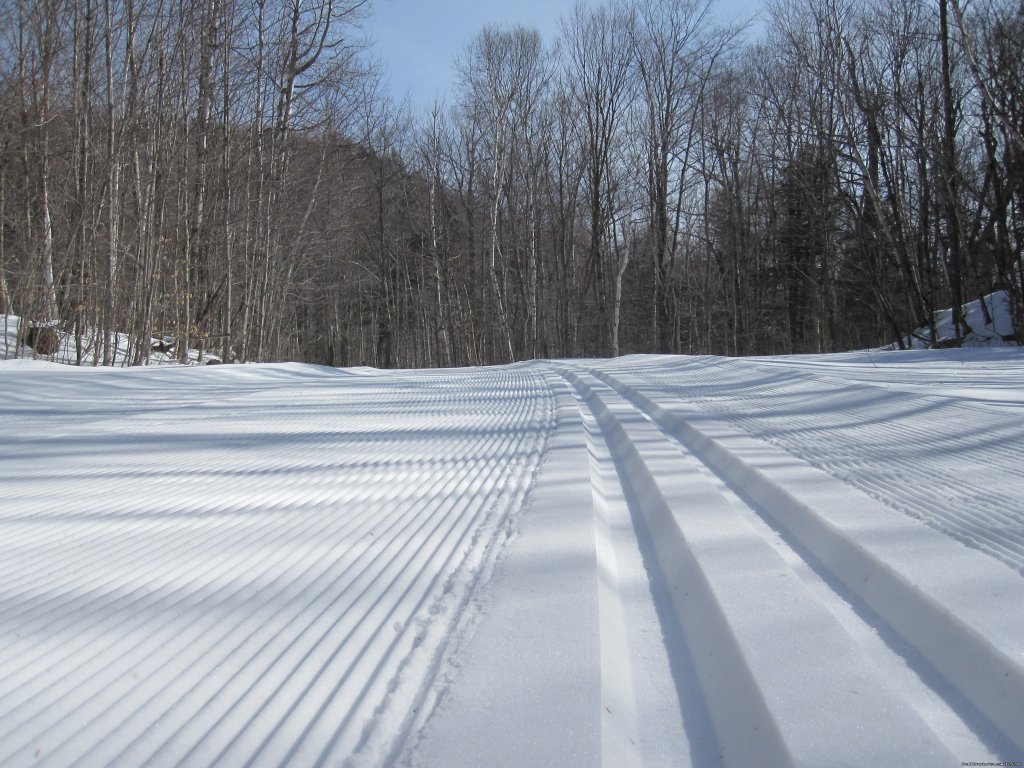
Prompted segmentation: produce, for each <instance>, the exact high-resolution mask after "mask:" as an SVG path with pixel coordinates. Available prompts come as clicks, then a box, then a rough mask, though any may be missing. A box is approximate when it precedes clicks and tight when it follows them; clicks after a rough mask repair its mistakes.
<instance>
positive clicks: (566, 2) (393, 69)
mask: <svg viewBox="0 0 1024 768" xmlns="http://www.w3.org/2000/svg"><path fill="white" fill-rule="evenodd" d="M575 3H576V0H374V3H373V6H374V8H373V16H372V17H371V18H370V19H368V20H367V22H366V31H367V32H368V33H369V35H370V36H371V37H372V38H373V39H374V40H376V46H375V48H374V50H375V53H376V55H377V56H379V57H380V58H381V59H382V63H383V66H384V69H385V72H387V73H388V74H389V76H390V81H391V90H392V93H393V94H394V95H395V96H396V97H397V98H402V97H403V96H405V95H406V94H408V95H409V97H410V99H411V101H412V104H413V106H414V107H416V108H421V109H427V108H429V107H430V105H431V104H433V102H434V99H435V97H438V96H440V97H445V96H446V95H447V94H448V90H449V87H450V83H451V79H452V62H453V61H454V59H455V56H456V55H457V54H460V53H461V52H462V50H463V48H464V47H465V45H466V43H467V42H468V41H469V40H470V39H471V38H472V37H473V35H475V34H476V33H477V32H479V31H480V29H481V28H482V27H483V26H484V25H485V24H488V23H496V24H503V23H521V24H528V25H534V26H536V27H537V29H539V30H540V32H541V34H542V35H543V36H544V39H545V40H551V39H553V38H554V36H555V35H556V34H557V31H558V20H559V18H560V17H561V16H562V15H564V14H566V13H568V12H569V11H570V10H571V9H572V7H573V5H575ZM760 4H761V0H719V3H718V5H719V12H720V13H722V14H723V16H726V17H727V18H731V17H734V16H735V15H736V14H741V15H743V16H750V15H752V14H753V13H754V11H755V10H756V9H757V8H758V7H759V6H760Z"/></svg>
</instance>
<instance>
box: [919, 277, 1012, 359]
mask: <svg viewBox="0 0 1024 768" xmlns="http://www.w3.org/2000/svg"><path fill="white" fill-rule="evenodd" d="M963 315H964V322H966V323H967V327H968V329H969V330H968V332H967V333H966V335H965V336H964V339H963V346H965V347H987V346H1005V345H1009V344H1014V345H1015V344H1017V342H1018V340H1017V337H1016V335H1015V334H1014V330H1013V307H1012V304H1011V299H1010V294H1009V292H1008V291H995V292H993V293H990V294H988V295H987V296H985V297H983V298H981V299H976V300H975V301H972V302H969V303H967V304H964V305H963ZM935 333H936V336H937V338H935V339H933V338H932V333H931V329H930V328H929V327H928V326H922V327H920V328H918V329H917V330H915V331H914V332H913V333H912V334H911V335H910V336H908V337H906V339H904V344H905V346H907V347H909V348H911V349H932V348H935V347H950V346H959V344H958V343H957V334H956V329H955V328H954V327H953V310H952V308H950V309H940V310H939V311H937V312H936V313H935Z"/></svg>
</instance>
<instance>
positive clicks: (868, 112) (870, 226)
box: [0, 0, 1024, 367]
mask: <svg viewBox="0 0 1024 768" xmlns="http://www.w3.org/2000/svg"><path fill="white" fill-rule="evenodd" d="M371 12H372V7H371V4H370V2H368V0H2V2H0V16H2V17H0V219H2V224H3V226H2V230H0V310H2V311H3V312H4V313H13V314H19V315H21V316H23V317H26V318H31V319H32V320H34V321H36V322H47V321H50V322H59V323H60V325H61V326H62V327H63V328H65V329H66V330H68V331H70V332H77V333H79V334H81V333H83V332H84V330H85V329H91V328H97V329H100V330H101V331H109V332H114V331H128V332H130V333H131V334H132V335H133V336H134V337H135V338H138V339H141V340H145V341H144V342H143V343H139V344H138V347H137V349H135V350H134V351H133V357H134V359H136V360H139V361H141V360H142V359H144V358H145V356H146V355H147V354H148V352H149V349H150V345H149V339H150V337H157V338H162V337H173V338H174V339H184V338H186V337H188V338H189V340H190V344H191V345H193V346H195V345H197V344H202V345H204V346H205V347H206V348H207V349H208V350H210V351H214V352H218V353H222V354H223V355H224V357H225V358H228V359H233V360H244V361H255V360H281V359H291V360H304V361H309V362H322V363H327V364H331V365H356V364H366V365H375V366H381V367H392V366H448V365H465V364H480V363H490V362H506V361H509V360H518V359H524V358H531V357H563V356H579V355H587V356H606V355H614V354H620V353H629V352H682V353H717V354H734V355H744V354H758V353H760V354H773V353H785V352H814V351H832V350H839V349H849V348H854V347H864V346H870V345H877V344H881V343H888V342H892V341H895V340H897V339H900V338H902V337H904V336H905V335H906V334H907V333H908V332H909V331H910V330H912V329H914V328H917V327H919V326H922V325H926V324H927V323H928V322H929V318H930V317H931V313H932V312H933V311H934V310H936V309H939V308H942V307H947V306H954V307H955V306H958V305H959V304H961V303H963V302H967V301H970V300H972V299H975V298H977V297H978V296H979V295H982V294H986V293H989V292H991V291H993V290H997V289H1005V290H1008V291H1009V292H1010V295H1011V296H1012V297H1013V304H1014V306H1015V312H1016V318H1015V324H1016V331H1017V337H1018V338H1024V334H1022V332H1021V329H1022V318H1021V310H1022V295H1024V294H1022V284H1024V136H1022V130H1024V3H1022V2H1020V1H1019V0H1018V2H1016V3H1014V2H1009V1H1007V0H975V2H973V3H971V4H970V5H969V6H967V5H965V4H963V3H962V2H960V0H886V1H885V2H881V1H880V0H868V1H867V2H861V1H860V0H773V2H771V3H770V5H769V7H768V11H767V13H768V18H767V20H766V22H765V24H766V27H765V29H764V32H763V34H761V35H759V36H758V39H759V40H760V42H750V39H749V37H748V35H747V34H746V33H745V32H744V30H743V29H741V28H738V27H737V28H730V27H723V26H722V25H720V24H717V23H715V22H714V21H713V19H714V16H713V14H712V7H711V6H710V5H709V4H708V3H706V2H704V1H703V0H634V1H633V2H603V3H601V2H597V3H590V4H587V5H586V6H582V5H581V6H579V7H578V8H577V10H576V11H575V12H574V13H573V14H571V15H570V16H569V17H568V18H566V19H564V23H563V26H562V29H561V31H560V34H559V35H558V36H557V39H549V40H544V39H542V38H541V36H540V34H539V33H538V32H537V31H535V30H532V29H529V28H524V27H517V28H486V29H484V30H481V31H480V33H479V34H478V35H477V36H476V37H475V38H474V39H473V40H472V41H471V42H470V43H469V44H468V45H467V46H466V48H465V49H464V50H463V51H461V52H460V53H459V54H458V55H457V56H456V57H455V61H454V71H455V72H456V73H457V75H456V87H455V89H454V91H453V93H452V96H451V99H450V103H447V104H438V105H437V106H436V108H435V109H434V110H433V111H432V112H431V113H430V114H414V113H412V111H411V110H410V109H409V108H408V107H407V106H405V105H400V104H395V103H394V102H393V101H392V100H391V99H389V98H388V97H386V96H385V95H384V90H385V89H384V88H383V87H382V85H381V78H382V77H383V76H385V75H384V74H383V73H381V72H380V71H379V69H378V68H377V67H375V66H373V50H372V47H370V46H369V45H368V44H366V42H365V41H364V38H363V33H362V31H361V24H362V22H363V21H364V20H365V18H366V15H367V14H369V13H371ZM956 321H957V322H959V323H961V324H962V322H963V318H956ZM964 330H965V331H966V328H965V329H964ZM84 338H85V340H84V341H83V342H82V343H87V340H88V337H84ZM103 338H104V334H102V333H101V334H100V336H98V337H97V339H98V340H97V341H96V342H95V343H96V346H97V350H96V351H97V352H98V353H99V354H98V355H97V358H98V359H100V360H103V359H107V360H109V359H111V354H110V350H109V349H104V348H103V347H104V343H103V341H102V339H103ZM179 347H180V349H181V354H184V349H185V345H180V344H179Z"/></svg>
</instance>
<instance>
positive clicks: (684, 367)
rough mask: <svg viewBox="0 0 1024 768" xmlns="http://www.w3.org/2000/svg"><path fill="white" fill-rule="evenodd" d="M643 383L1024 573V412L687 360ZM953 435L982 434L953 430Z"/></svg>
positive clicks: (774, 369)
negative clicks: (1023, 492)
mask: <svg viewBox="0 0 1024 768" xmlns="http://www.w3.org/2000/svg"><path fill="white" fill-rule="evenodd" d="M639 373H640V375H641V376H642V377H643V378H644V379H645V380H646V381H649V382H651V383H653V384H656V385H657V386H658V387H659V388H661V389H663V390H665V391H669V392H673V393H675V394H676V395H677V396H678V397H680V398H681V399H684V400H686V401H687V402H690V403H694V404H696V405H699V406H700V407H701V408H702V409H704V410H707V411H708V412H710V413H714V414H716V415H717V416H720V417H722V418H725V419H728V420H729V421H730V422H732V423H734V424H735V425H737V426H739V427H740V428H741V429H743V430H744V431H746V432H749V433H750V434H751V435H754V436H755V437H759V438H761V439H764V440H766V441H767V442H769V443H771V444H773V445H776V446H779V447H781V448H784V449H785V450H787V451H789V452H790V453H792V454H793V455H795V456H798V457H800V458H801V459H803V460H804V461H806V462H808V463H809V464H811V465H812V466H815V467H817V468H819V469H822V470H824V471H826V472H829V473H831V474H833V475H835V476H837V477H839V478H840V479H842V480H843V481H844V482H847V483H849V484H850V485H853V486H854V487H856V488H859V489H860V490H862V491H864V492H865V493H867V494H868V495H870V496H873V497H874V498H876V499H879V500H880V501H883V502H884V503H886V504H889V505H890V506H893V507H895V508H897V509H900V510H901V511H903V512H905V513H906V514H908V515H910V516H912V517H915V518H917V519H919V520H922V521H923V522H925V523H926V524H928V525H930V526H931V527H933V528H935V529H937V530H939V531H942V532H943V533H946V534H948V535H951V536H953V537H955V538H957V539H959V540H960V541H962V542H964V543H965V544H967V545H968V546H971V547H974V548H975V549H979V550H981V551H983V552H986V553H988V554H990V555H992V556H993V557H996V558H997V559H999V560H1001V561H1003V562H1004V563H1006V564H1007V565H1009V566H1010V567H1012V568H1014V569H1015V570H1017V571H1018V572H1019V573H1021V574H1024V506H1022V505H1021V504H1020V502H1019V497H1018V495H1017V491H1016V488H1017V487H1018V483H1019V482H1020V479H1021V476H1022V474H1024V419H1021V417H1020V413H1019V411H1018V412H1017V413H1016V414H1014V413H1012V412H1009V411H1004V410H989V409H985V408H981V407H977V406H976V405H974V403H973V401H970V400H958V399H956V398H955V397H953V396H946V397H942V398H937V397H934V396H931V395H930V394H927V392H928V391H929V390H926V394H925V395H924V396H918V395H916V394H914V393H912V392H909V391H899V392H893V391H890V390H885V389H880V388H878V387H873V386H871V385H868V384H863V383H861V382H859V381H855V382H852V383H848V384H846V386H842V387H840V386H837V384H836V381H835V379H834V376H835V374H833V376H832V377H827V378H826V377H824V376H815V375H813V374H811V373H807V372H801V373H800V374H799V375H794V374H793V372H792V371H791V370H789V369H788V368H787V367H786V365H785V362H780V363H777V364H775V365H772V366H759V365H756V364H748V365H745V366H742V367H740V366H735V365H727V364H725V363H724V362H723V361H721V360H717V359H705V358H700V359H684V360H681V361H679V362H677V363H674V364H672V365H671V366H664V365H662V366H658V367H652V368H650V369H647V370H644V367H643V366H641V367H640V369H639ZM829 379H831V380H829ZM954 391H955V389H954ZM854 393H856V395H857V396H856V397H851V395H852V394H854ZM775 402H778V403H779V405H778V406H773V403H775ZM823 413H827V414H828V418H827V419H823V418H822V416H821V414H823ZM925 416H927V418H924V417H925ZM947 425H970V428H969V429H967V428H957V429H954V430H952V431H950V430H948V429H947ZM907 446H920V450H918V451H913V450H911V451H908V450H907ZM951 470H952V471H951Z"/></svg>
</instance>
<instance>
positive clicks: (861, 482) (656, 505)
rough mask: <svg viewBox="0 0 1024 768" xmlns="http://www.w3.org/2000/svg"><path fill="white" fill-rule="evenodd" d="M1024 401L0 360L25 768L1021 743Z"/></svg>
mask: <svg viewBox="0 0 1024 768" xmlns="http://www.w3.org/2000/svg"><path fill="white" fill-rule="evenodd" d="M1022 380H1024V355H1022V354H1021V353H1020V351H1019V350H1010V349H1002V350H956V351H952V350H946V351H933V352H906V353H885V354H879V353H874V354H869V353H851V354H847V355H836V356H820V357H796V358H765V359H752V360H729V359H722V358H675V357H633V358H624V359H620V360H616V361H589V362H552V363H547V362H538V363H526V364H520V365H516V366H508V367H503V368H485V369H467V370H459V371H434V372H425V371H410V372H375V371H369V370H365V369H363V370H359V371H344V370H331V369H324V368H316V367H311V366H300V365H277V366H244V367H234V366H223V367H218V368H216V369H208V368H206V369H199V368H160V369H129V370H109V369H107V370H95V369H85V370H82V369H74V368H64V367H59V366H54V365H51V364H47V363H41V362H32V361H9V362H6V363H0V415H2V421H0V424H2V435H0V531H2V534H0V764H2V765H5V766H6V765H37V764H39V765H55V766H58V765H59V766H63V765H67V766H70V765H142V764H153V765H163V764H186V765H215V764H216V765H283V764H289V765H334V764H341V763H348V764H353V765H380V764H402V765H416V766H475V765H585V766H589V765H597V764H605V765H609V766H610V765H616V766H618V765H686V764H693V765H701V766H704V765H750V764H760V765H785V764H796V765H807V766H816V765H866V764H901V765H921V766H925V765H929V766H930V765H940V764H956V761H964V762H966V761H986V760H988V761H993V760H1013V759H1020V758H1021V757H1022V756H1024V737H1022V735H1021V734H1024V640H1022V638H1024V505H1022V503H1021V501H1020V499H1021V498H1022V496H1024V395H1022V394H1021V392H1022V389H1021V387H1020V382H1021V381H1022Z"/></svg>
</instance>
